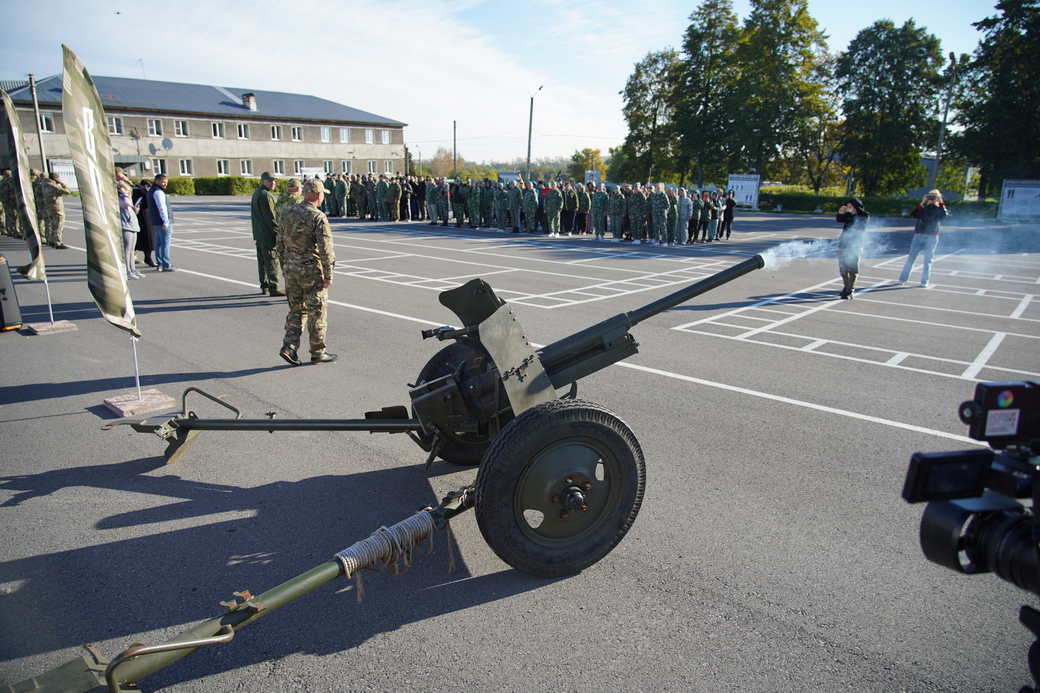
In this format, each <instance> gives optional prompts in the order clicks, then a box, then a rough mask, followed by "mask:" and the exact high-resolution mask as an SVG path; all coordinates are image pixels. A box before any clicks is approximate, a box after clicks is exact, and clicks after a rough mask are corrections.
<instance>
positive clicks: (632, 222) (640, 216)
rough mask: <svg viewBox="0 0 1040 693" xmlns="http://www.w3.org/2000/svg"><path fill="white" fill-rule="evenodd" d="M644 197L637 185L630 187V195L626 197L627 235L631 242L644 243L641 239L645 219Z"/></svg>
mask: <svg viewBox="0 0 1040 693" xmlns="http://www.w3.org/2000/svg"><path fill="white" fill-rule="evenodd" d="M645 206H646V197H644V196H643V191H642V189H641V188H640V187H639V186H638V185H634V186H632V194H631V195H629V196H628V204H627V205H626V209H625V212H626V213H627V214H628V228H629V235H630V236H631V238H632V240H633V241H639V242H640V243H646V240H645V239H644V238H643V225H644V220H645V217H646V211H645V209H644V207H645Z"/></svg>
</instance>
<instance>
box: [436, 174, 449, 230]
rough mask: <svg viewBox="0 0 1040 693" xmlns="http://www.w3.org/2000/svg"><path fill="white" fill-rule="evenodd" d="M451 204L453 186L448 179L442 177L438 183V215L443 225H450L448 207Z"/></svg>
mask: <svg viewBox="0 0 1040 693" xmlns="http://www.w3.org/2000/svg"><path fill="white" fill-rule="evenodd" d="M450 206H451V187H450V186H449V185H448V181H447V180H445V179H444V178H441V182H440V183H439V184H438V185H437V216H438V217H440V219H441V226H447V225H448V209H449V207H450Z"/></svg>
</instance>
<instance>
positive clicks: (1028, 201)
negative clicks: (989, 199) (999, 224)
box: [997, 180, 1040, 219]
mask: <svg viewBox="0 0 1040 693" xmlns="http://www.w3.org/2000/svg"><path fill="white" fill-rule="evenodd" d="M997 218H998V219H1040V180H1006V181H1004V185H1003V186H1002V188H1001V191H1000V207H999V208H998V210H997Z"/></svg>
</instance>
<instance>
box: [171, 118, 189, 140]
mask: <svg viewBox="0 0 1040 693" xmlns="http://www.w3.org/2000/svg"><path fill="white" fill-rule="evenodd" d="M173 129H174V132H175V134H176V135H177V137H187V136H188V121H186V120H175V121H173Z"/></svg>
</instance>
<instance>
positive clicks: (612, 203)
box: [607, 185, 625, 243]
mask: <svg viewBox="0 0 1040 693" xmlns="http://www.w3.org/2000/svg"><path fill="white" fill-rule="evenodd" d="M607 214H608V215H609V217H610V233H611V234H612V235H613V237H614V242H615V243H619V242H621V239H622V237H623V236H624V233H625V232H624V226H625V196H624V195H622V194H621V189H620V188H618V187H617V186H616V185H615V186H614V187H613V188H612V189H611V190H610V195H609V196H608V197H607Z"/></svg>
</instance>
